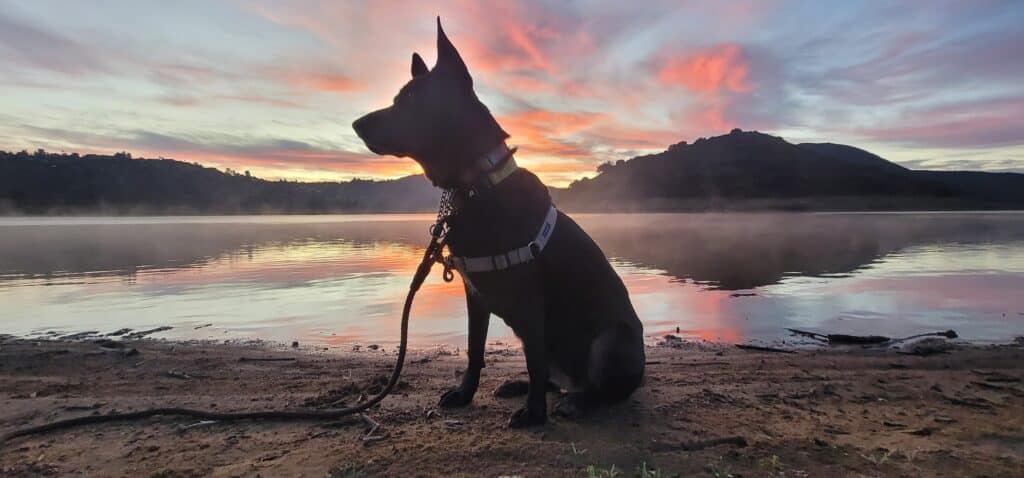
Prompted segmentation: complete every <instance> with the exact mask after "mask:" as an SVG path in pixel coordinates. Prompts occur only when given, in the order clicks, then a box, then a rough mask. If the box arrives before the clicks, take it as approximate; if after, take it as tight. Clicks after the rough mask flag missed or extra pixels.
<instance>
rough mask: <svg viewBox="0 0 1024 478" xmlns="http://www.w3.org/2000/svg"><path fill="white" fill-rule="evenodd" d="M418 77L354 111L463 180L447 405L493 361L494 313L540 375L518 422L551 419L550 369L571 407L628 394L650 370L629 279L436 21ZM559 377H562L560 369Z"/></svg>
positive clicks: (373, 143)
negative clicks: (464, 320) (518, 154)
mask: <svg viewBox="0 0 1024 478" xmlns="http://www.w3.org/2000/svg"><path fill="white" fill-rule="evenodd" d="M412 76H413V78H412V80H410V81H409V82H408V83H407V84H406V85H405V86H404V87H402V89H401V91H399V93H398V96H396V97H395V99H394V104H393V105H391V106H390V107H387V108H384V109H381V110H378V111H374V112H372V113H370V114H367V115H366V116H363V117H362V118H359V119H358V120H356V121H355V123H353V125H352V126H353V127H354V128H355V130H356V133H358V134H359V137H360V138H362V139H363V141H364V142H365V143H366V146H367V147H369V148H370V150H371V151H373V152H374V153H377V154H381V155H395V156H402V157H411V158H412V159H414V160H416V161H417V162H418V163H420V165H421V166H422V167H423V171H424V172H425V173H426V175H427V178H429V179H430V181H431V182H432V183H433V184H434V185H435V186H439V187H442V188H446V189H451V190H454V191H455V197H454V201H455V204H456V211H457V212H456V213H455V215H454V216H453V217H452V218H451V220H450V221H449V225H450V232H449V234H448V248H449V251H450V252H451V254H452V256H453V257H456V258H455V259H453V260H452V264H454V266H455V268H457V269H458V270H459V272H460V273H461V275H462V277H463V281H464V282H465V284H466V300H467V303H468V309H469V367H468V369H467V370H466V373H465V375H464V376H463V378H462V384H461V385H459V386H458V387H456V388H453V389H451V390H449V391H448V392H446V393H445V394H444V395H443V396H442V397H441V403H440V404H441V406H442V407H458V406H464V405H466V404H468V403H469V402H470V401H471V400H472V399H473V395H474V394H475V393H476V390H477V386H478V385H479V382H480V369H481V368H483V367H484V343H485V340H486V337H487V324H488V320H489V318H490V314H492V313H494V314H497V315H498V316H499V317H501V318H502V319H504V320H505V323H507V324H508V325H509V326H510V327H511V328H512V330H513V331H514V332H515V334H516V335H517V336H518V337H519V338H520V339H521V340H522V342H523V351H524V353H525V355H526V367H527V369H528V371H529V375H530V380H529V383H525V382H522V381H520V382H508V383H506V384H504V385H502V386H501V387H499V389H498V390H496V391H495V395H497V396H512V395H516V394H522V393H526V394H528V399H527V402H526V406H525V407H523V408H522V409H520V410H518V411H516V412H515V413H514V414H513V415H512V418H511V419H510V420H509V425H510V426H512V427H523V426H529V425H536V424H542V423H544V422H546V421H547V401H546V398H545V393H546V392H547V391H548V390H549V389H550V387H551V385H550V384H551V383H552V382H551V377H550V375H551V374H555V375H559V376H561V377H564V378H565V379H567V380H568V382H567V383H561V385H563V386H565V388H566V389H568V390H569V393H568V394H567V395H565V396H564V397H563V398H562V400H561V401H560V402H559V403H558V405H557V406H556V412H558V413H560V414H564V415H568V416H574V415H577V414H578V413H580V412H581V411H582V410H583V409H585V408H586V407H587V406H589V405H592V404H597V403H612V402H617V401H621V400H624V399H625V398H627V397H628V396H629V395H630V394H631V393H632V392H633V391H634V390H635V389H636V388H637V387H639V386H640V382H641V380H642V378H643V373H644V361H645V358H644V345H643V327H642V326H641V324H640V320H639V319H638V318H637V316H636V312H635V311H634V310H633V305H632V303H631V302H630V300H629V295H628V293H627V292H626V288H625V286H623V284H622V280H621V279H619V277H618V275H616V274H615V271H614V270H613V269H612V267H611V265H610V264H609V263H608V260H607V259H606V258H605V255H604V253H602V252H601V249H599V248H598V246H597V244H595V243H594V241H593V240H591V239H590V237H589V236H587V234H586V233H585V232H583V230H582V229H580V227H579V226H578V225H576V223H575V222H573V220H572V219H570V218H569V217H568V216H566V215H565V214H563V213H561V212H559V211H557V210H555V209H554V207H553V206H552V204H551V198H550V196H549V194H548V190H547V188H546V187H545V186H544V184H542V183H541V182H540V180H539V179H537V177H536V176H534V175H533V174H532V173H530V172H529V171H527V170H525V169H519V168H517V167H516V165H515V160H514V159H513V158H512V153H513V150H509V149H508V148H507V147H506V146H505V139H506V138H508V134H506V133H505V131H503V130H502V129H501V126H499V125H498V123H497V122H496V121H495V120H494V117H493V116H492V115H491V113H490V111H488V110H487V107H486V106H484V105H483V103H481V102H480V100H479V99H477V96H476V94H475V93H474V92H473V80H472V78H471V77H470V75H469V70H467V68H466V65H465V63H463V61H462V58H461V57H460V56H459V53H458V51H456V50H455V47H454V46H453V45H452V44H451V42H450V41H449V40H448V37H447V36H445V34H444V31H443V30H442V29H441V21H440V19H438V23H437V64H436V65H435V66H434V69H433V70H429V71H428V69H427V66H426V64H424V62H423V59H422V58H420V56H419V55H418V54H415V53H414V54H413V56H412ZM561 377H560V378H561Z"/></svg>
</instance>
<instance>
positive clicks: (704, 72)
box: [658, 43, 751, 93]
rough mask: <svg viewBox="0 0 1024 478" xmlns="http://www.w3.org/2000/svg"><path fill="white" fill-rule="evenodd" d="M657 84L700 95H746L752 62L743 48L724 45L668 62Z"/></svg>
mask: <svg viewBox="0 0 1024 478" xmlns="http://www.w3.org/2000/svg"><path fill="white" fill-rule="evenodd" d="M658 81H660V82H662V83H664V84H676V85H682V86H685V87H687V88H689V89H690V90H693V91H695V92H698V93H716V92H719V91H731V92H737V93H746V92H749V91H750V90H751V86H750V63H749V60H748V58H747V57H746V54H745V53H744V52H743V48H742V47H741V46H739V45H737V44H734V43H724V44H721V45H716V46H713V47H711V48H707V49H705V50H702V51H699V52H697V53H695V54H692V55H690V56H687V57H684V58H673V59H670V60H668V61H667V62H665V63H664V64H663V65H662V67H661V69H660V71H658Z"/></svg>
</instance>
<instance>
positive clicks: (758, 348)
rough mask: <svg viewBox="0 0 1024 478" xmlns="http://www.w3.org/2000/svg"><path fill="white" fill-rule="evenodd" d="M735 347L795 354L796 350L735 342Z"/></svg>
mask: <svg viewBox="0 0 1024 478" xmlns="http://www.w3.org/2000/svg"><path fill="white" fill-rule="evenodd" d="M736 348H738V349H743V350H753V351H756V352H776V353H780V354H795V353H796V350H787V349H778V348H775V347H762V346H760V345H748V344H736Z"/></svg>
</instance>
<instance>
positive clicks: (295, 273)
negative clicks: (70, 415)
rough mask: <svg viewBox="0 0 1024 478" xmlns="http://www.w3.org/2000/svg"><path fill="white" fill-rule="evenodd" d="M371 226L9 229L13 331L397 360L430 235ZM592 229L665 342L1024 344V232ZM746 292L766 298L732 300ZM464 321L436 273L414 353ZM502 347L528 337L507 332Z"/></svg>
mask: <svg viewBox="0 0 1024 478" xmlns="http://www.w3.org/2000/svg"><path fill="white" fill-rule="evenodd" d="M324 219H327V220H330V219H331V218H324ZM370 219H371V220H369V221H365V220H364V221H353V220H349V219H346V220H345V221H334V222H324V223H319V222H309V221H313V220H316V219H306V220H305V221H306V222H287V221H285V222H282V223H277V222H270V223H265V224H262V223H252V222H251V221H252V219H250V222H248V223H246V222H242V223H238V222H235V223H230V224H220V223H216V222H210V221H209V220H206V221H201V222H198V223H190V224H169V223H160V222H159V221H154V220H151V219H147V220H146V221H144V222H148V223H147V224H124V222H130V220H129V219H124V220H122V221H121V222H119V223H118V225H102V226H100V225H89V224H88V223H84V224H83V223H81V221H79V223H78V225H75V226H73V227H72V226H38V225H37V226H31V227H29V226H17V227H11V226H2V224H4V223H3V221H0V231H2V232H3V234H0V264H2V265H0V267H2V268H3V270H2V271H0V274H2V275H0V304H3V305H2V306H0V307H2V309H3V310H2V313H3V316H4V318H5V329H6V330H5V332H14V333H24V332H28V331H29V330H31V329H32V328H35V327H38V326H40V325H41V324H45V326H47V327H55V328H61V329H64V330H69V331H80V330H86V329H96V330H107V329H109V330H113V329H116V328H120V327H125V326H127V327H136V328H143V327H149V326H158V325H166V324H171V325H178V326H179V328H178V329H176V330H175V331H173V332H171V333H170V335H171V336H175V337H182V338H227V337H250V336H257V337H262V338H270V339H276V340H281V341H286V342H287V341H291V340H293V339H296V338H298V339H299V340H303V341H313V342H320V343H335V344H337V343H340V342H343V341H353V340H354V341H363V342H367V341H373V342H381V343H391V342H393V341H394V340H395V338H396V337H397V331H398V326H399V317H398V313H399V312H400V308H401V301H402V300H403V299H404V296H405V292H406V290H407V287H408V281H409V278H410V276H411V274H412V271H413V270H414V269H415V267H416V265H417V263H418V262H419V260H420V255H421V253H422V248H421V247H422V246H421V244H420V242H421V240H422V239H424V238H425V237H426V234H425V232H424V231H425V227H426V224H428V223H429V218H427V217H416V218H414V220H405V221H394V220H377V219H374V218H372V217H371V218H370ZM233 220H234V221H237V219H233ZM258 220H259V218H257V221H258ZM39 221H42V222H45V221H44V220H39ZM580 223H581V224H583V225H584V227H586V228H587V229H588V231H590V232H591V233H592V235H593V236H594V237H595V239H596V240H597V241H598V242H599V243H600V244H601V245H602V247H604V249H605V251H606V252H607V253H608V254H609V255H610V256H612V257H613V259H612V263H613V266H614V267H615V268H616V270H617V271H618V272H619V273H620V275H621V276H622V277H623V280H624V282H625V283H626V286H627V287H628V288H629V290H630V293H631V296H632V299H633V301H634V304H635V306H636V309H637V312H638V313H639V315H640V316H641V319H642V320H644V323H645V327H646V329H647V332H648V333H649V334H652V335H654V334H663V333H666V332H670V331H672V332H674V330H675V328H676V327H679V328H680V330H681V331H682V333H683V335H685V336H688V337H692V338H703V339H707V340H721V341H730V342H732V341H744V340H749V339H750V338H771V337H779V336H781V335H783V333H782V331H783V329H784V328H785V327H798V328H816V329H818V330H823V331H829V332H846V333H880V332H882V331H885V333H887V334H892V335H901V334H903V333H911V332H919V331H921V330H932V329H941V328H954V329H957V330H958V332H961V333H962V334H963V335H964V336H966V337H971V338H981V339H993V340H994V339H999V338H1006V337H1008V335H1007V334H1012V333H1016V334H1020V333H1024V330H1021V324H1022V323H1024V316H1021V315H1019V314H1018V312H1024V307H1022V306H1021V305H1020V301H1019V299H1018V298H1017V291H1019V290H1024V242H1022V239H1024V215H1019V214H1018V215H1014V214H1007V215H999V214H937V215H870V214H868V215H841V214H839V215H796V214H778V215H775V214H735V215H727V214H707V215H699V214H677V215H665V214H639V215H632V216H621V215H615V216H595V215H583V216H582V217H581V218H580ZM25 244H33V246H34V247H31V248H26V247H25ZM44 284H45V285H44ZM735 289H752V290H751V292H753V293H756V294H757V295H756V296H753V297H745V296H744V297H733V296H731V294H730V290H735ZM1003 312H1006V313H1007V314H1009V315H1010V318H1002V317H1001V314H1002V313H1003ZM465 313H466V312H465V299H464V297H463V291H462V286H461V284H460V283H459V281H456V282H454V283H444V282H442V281H441V280H440V278H439V274H437V273H436V271H435V275H434V277H432V278H431V279H430V280H429V281H428V282H427V284H426V285H425V286H424V288H423V290H422V291H421V292H420V294H419V295H418V296H417V301H416V304H415V307H414V310H413V322H412V324H411V327H410V333H411V336H412V337H413V340H414V341H415V342H417V343H420V344H429V343H435V342H445V343H453V344H456V345H461V344H462V342H464V340H465V339H464V336H465V329H466V319H465ZM210 322H212V323H214V324H215V327H211V328H208V329H200V330H192V326H194V325H198V324H200V323H210ZM490 330H491V336H492V337H494V338H496V339H504V340H507V338H508V337H510V336H511V332H510V331H509V330H508V329H507V328H506V327H505V326H504V324H503V323H502V322H501V321H500V320H499V319H495V320H493V321H492V325H491V328H490ZM225 331H227V332H228V333H227V334H225Z"/></svg>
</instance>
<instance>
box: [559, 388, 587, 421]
mask: <svg viewBox="0 0 1024 478" xmlns="http://www.w3.org/2000/svg"><path fill="white" fill-rule="evenodd" d="M587 405H588V403H587V401H586V399H585V398H583V397H582V396H580V394H578V393H569V394H566V395H565V396H563V397H562V399H561V400H559V401H558V403H556V404H555V409H554V410H553V411H552V413H553V414H555V415H557V416H559V417H563V418H568V419H569V420H575V419H578V418H581V417H582V416H583V415H584V414H585V413H586V410H587V408H588V407H587Z"/></svg>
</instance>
